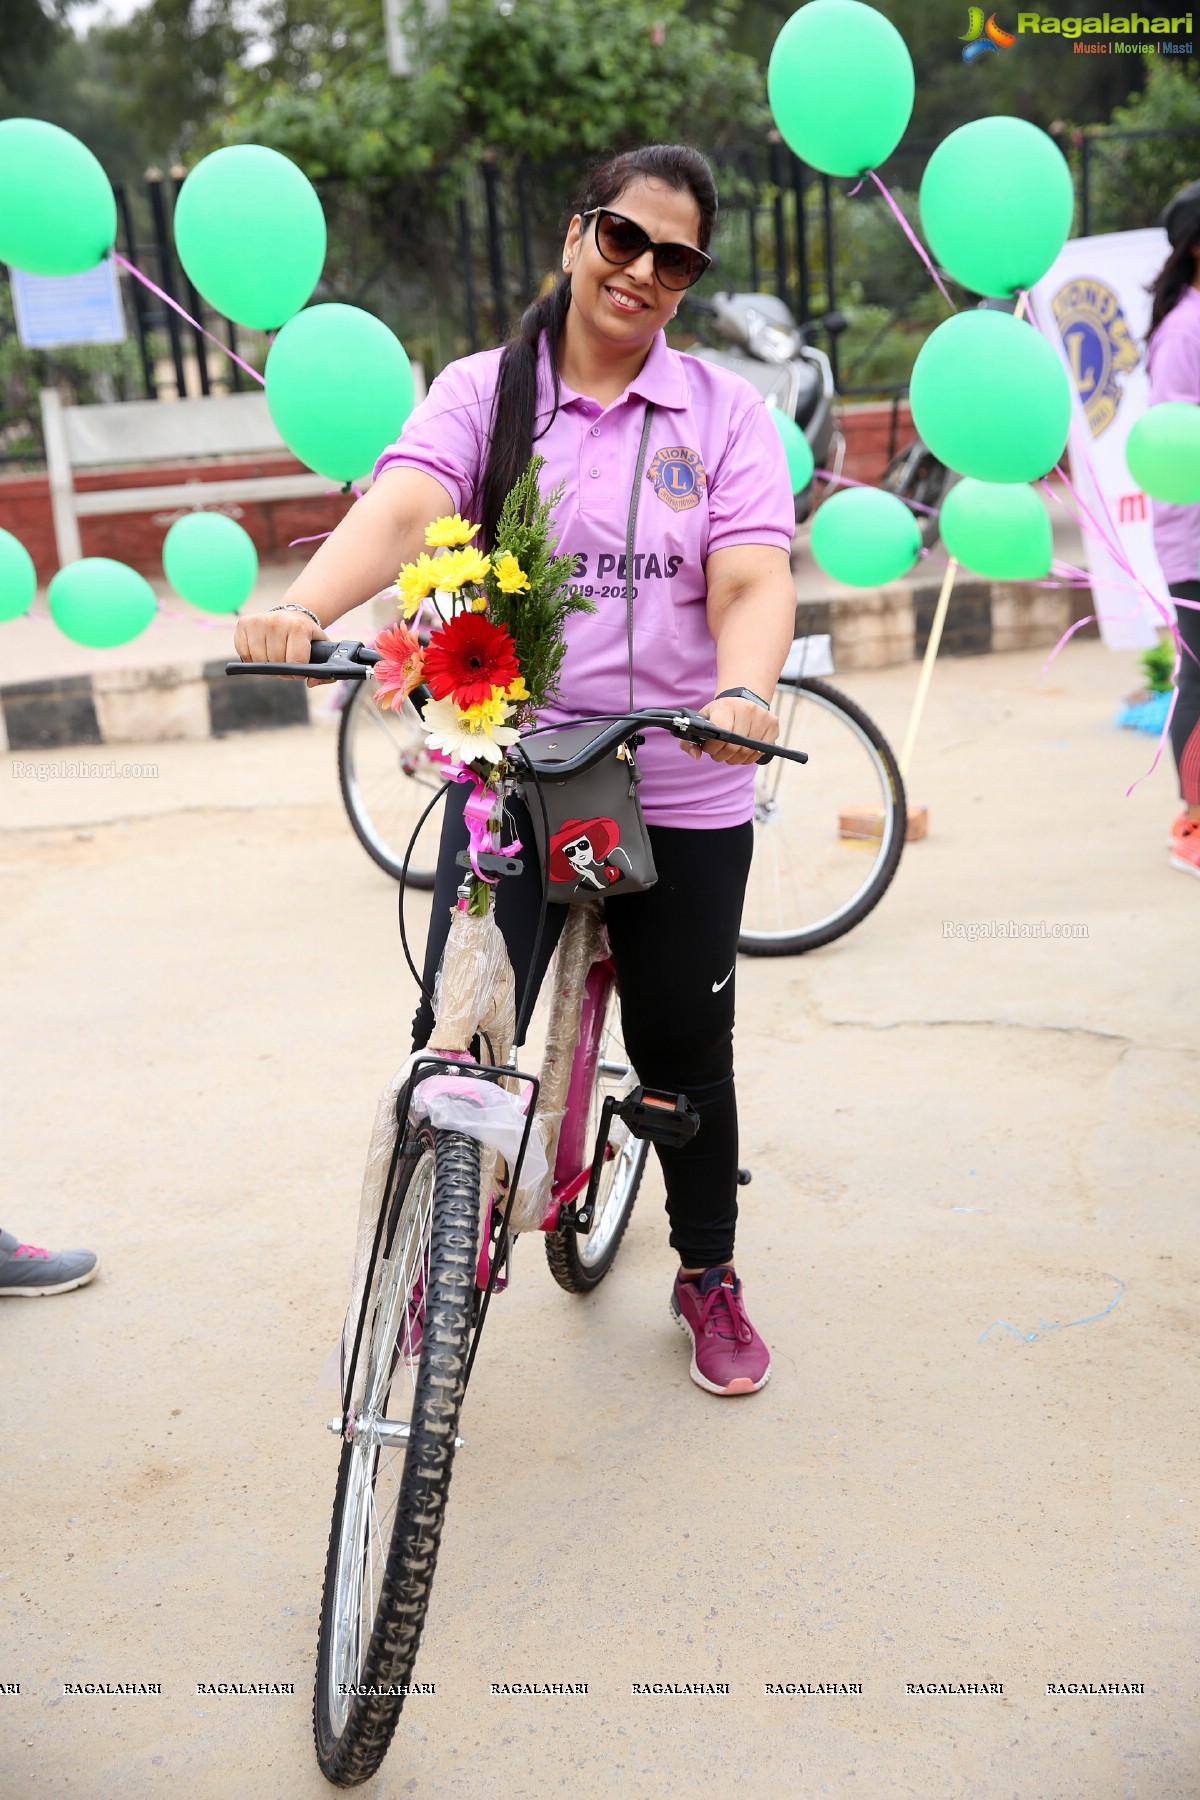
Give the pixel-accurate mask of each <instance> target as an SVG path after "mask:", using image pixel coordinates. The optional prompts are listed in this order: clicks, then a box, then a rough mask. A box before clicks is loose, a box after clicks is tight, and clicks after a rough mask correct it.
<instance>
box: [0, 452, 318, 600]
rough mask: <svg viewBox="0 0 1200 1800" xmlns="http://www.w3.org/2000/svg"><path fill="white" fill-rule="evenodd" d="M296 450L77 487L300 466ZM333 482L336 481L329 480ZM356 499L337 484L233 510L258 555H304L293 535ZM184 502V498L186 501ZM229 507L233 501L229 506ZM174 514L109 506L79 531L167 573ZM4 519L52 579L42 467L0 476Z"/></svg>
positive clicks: (138, 565)
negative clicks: (326, 491)
mask: <svg viewBox="0 0 1200 1800" xmlns="http://www.w3.org/2000/svg"><path fill="white" fill-rule="evenodd" d="M304 472H305V471H304V467H303V464H301V463H299V462H297V461H296V459H295V458H294V457H291V456H287V455H281V456H264V457H259V458H255V459H250V460H246V461H242V462H220V463H215V462H214V463H208V464H203V463H189V464H187V465H180V466H175V467H172V466H171V465H169V464H156V465H155V466H154V467H152V468H142V469H123V470H112V469H105V470H102V471H96V472H94V473H91V474H84V475H81V476H80V477H79V478H78V482H77V486H78V488H79V489H80V491H83V492H88V491H93V490H95V489H97V488H123V487H160V486H163V487H165V486H167V485H168V484H172V483H175V482H179V483H183V482H185V481H196V480H200V481H228V480H239V479H241V478H243V477H246V476H256V475H298V474H303V473H304ZM333 486H334V484H333V483H332V482H331V483H330V487H331V489H332V488H333ZM350 504H351V501H350V497H349V496H343V495H342V494H341V493H338V492H336V491H334V492H331V493H330V495H329V497H328V499H326V498H325V497H324V496H318V497H317V498H315V499H309V500H270V501H254V502H249V501H241V502H239V506H240V512H239V513H238V514H236V515H235V516H236V517H237V519H238V523H239V524H240V525H242V526H244V527H245V529H246V530H247V531H248V532H249V533H250V536H251V537H252V538H253V539H254V543H255V547H256V548H257V550H258V554H259V556H260V557H261V558H263V559H264V560H265V559H271V558H283V557H287V556H289V555H301V556H302V555H305V554H306V553H307V552H308V551H310V550H311V549H312V546H311V545H307V546H302V547H301V548H300V549H298V550H295V551H289V549H288V542H289V540H290V539H292V538H297V537H307V536H310V535H311V534H313V533H315V532H318V531H331V530H332V529H333V527H334V526H335V525H336V524H337V522H338V520H339V519H341V518H342V517H343V516H344V515H345V512H346V508H347V506H348V505H350ZM181 510H182V505H181ZM224 510H225V511H227V512H232V510H233V509H232V507H229V506H226V507H225V508H224ZM169 523H170V518H169V515H168V514H167V513H164V511H162V510H159V511H158V512H132V513H106V514H103V515H101V516H100V517H99V518H90V519H80V521H79V534H80V538H81V540H82V543H83V554H84V555H85V556H112V557H116V559H117V560H118V561H119V562H125V563H130V564H131V565H132V566H133V567H134V568H135V569H140V570H141V571H142V573H143V574H145V575H161V574H162V546H163V539H164V538H165V537H166V535H167V529H168V525H169ZM0 527H3V529H4V530H5V531H11V532H12V534H13V536H14V537H17V538H20V540H21V542H22V543H23V544H24V546H25V548H26V549H27V550H28V552H29V554H30V556H32V558H33V560H34V563H35V565H36V567H37V572H38V579H39V581H43V582H45V581H49V579H50V577H51V576H52V575H53V574H54V572H55V570H56V569H57V568H58V553H57V550H56V549H55V544H54V520H53V516H52V514H51V510H50V486H49V482H48V481H47V479H46V476H45V475H44V474H40V475H3V476H0Z"/></svg>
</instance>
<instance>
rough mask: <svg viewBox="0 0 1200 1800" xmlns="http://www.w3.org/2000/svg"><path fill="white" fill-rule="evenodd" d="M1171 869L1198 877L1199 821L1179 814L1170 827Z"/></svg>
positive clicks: (1199, 861)
mask: <svg viewBox="0 0 1200 1800" xmlns="http://www.w3.org/2000/svg"><path fill="white" fill-rule="evenodd" d="M1171 867H1172V868H1173V869H1180V870H1182V872H1183V873H1184V874H1185V875H1200V819H1193V818H1190V817H1189V816H1188V814H1187V813H1180V815H1179V817H1178V818H1177V819H1176V820H1175V821H1174V822H1173V824H1172V826H1171Z"/></svg>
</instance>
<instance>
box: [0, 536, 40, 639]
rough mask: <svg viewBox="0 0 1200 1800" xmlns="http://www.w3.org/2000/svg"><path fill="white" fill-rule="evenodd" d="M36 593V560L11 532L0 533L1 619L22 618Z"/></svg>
mask: <svg viewBox="0 0 1200 1800" xmlns="http://www.w3.org/2000/svg"><path fill="white" fill-rule="evenodd" d="M36 593H37V571H36V569H35V568H34V566H33V558H32V556H30V554H29V552H28V550H27V549H26V548H25V546H24V544H23V543H22V542H21V540H20V539H19V538H15V537H14V536H13V534H12V532H11V531H0V619H19V618H20V617H21V614H22V613H26V612H28V611H29V608H30V607H31V606H32V604H33V596H34V595H35V594H36Z"/></svg>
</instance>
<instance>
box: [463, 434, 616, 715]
mask: <svg viewBox="0 0 1200 1800" xmlns="http://www.w3.org/2000/svg"><path fill="white" fill-rule="evenodd" d="M545 466H546V459H545V457H544V456H536V455H535V456H532V457H530V459H529V463H528V465H527V467H526V469H525V471H524V473H523V474H522V475H521V477H520V478H519V480H518V481H517V482H516V483H515V484H514V486H513V487H512V488H511V489H510V491H509V495H508V498H507V499H506V500H505V502H504V505H503V507H502V508H501V511H500V518H499V521H498V523H497V526H496V541H495V543H494V544H492V545H491V546H490V550H491V556H492V565H493V566H492V568H491V569H490V570H489V572H488V574H487V576H486V577H485V580H484V588H485V590H486V593H487V601H488V605H487V610H488V617H489V618H490V619H493V620H494V621H495V623H496V624H497V625H506V626H507V627H508V631H509V634H510V636H511V637H512V640H513V643H514V644H515V646H516V651H517V661H518V663H519V664H520V666H521V674H522V676H523V677H524V680H525V686H526V687H527V688H528V689H529V700H528V701H527V702H525V703H524V704H523V706H522V708H521V712H520V715H519V716H520V718H521V719H522V721H524V720H525V719H531V718H536V716H537V714H538V712H539V711H540V710H541V708H542V707H543V706H545V705H546V703H547V701H549V700H552V699H553V698H554V695H555V693H556V692H557V689H558V680H559V675H560V672H561V670H562V660H563V656H564V654H565V651H566V643H565V640H564V637H563V630H564V627H565V625H566V622H567V620H568V619H569V618H570V616H571V614H572V613H583V612H594V611H595V610H596V609H595V607H594V606H593V605H592V602H591V601H590V600H588V599H587V598H586V597H585V596H584V595H583V594H582V593H580V591H579V589H578V588H577V587H575V586H573V585H572V580H571V577H572V575H573V573H574V569H575V558H574V557H573V556H570V555H566V556H556V555H555V554H554V552H555V550H556V548H557V546H558V536H557V533H556V532H555V531H554V529H553V526H552V524H551V515H552V513H553V511H554V508H555V507H556V506H557V505H558V504H559V502H560V501H561V499H562V497H563V488H562V486H561V485H560V486H558V487H556V488H555V489H554V491H553V493H551V494H547V495H546V496H545V497H544V498H543V496H542V493H541V491H540V489H539V487H538V477H539V475H540V474H541V471H542V470H543V469H544V468H545ZM505 553H507V554H508V555H510V556H515V557H516V559H517V561H518V562H519V563H520V565H521V568H522V570H523V572H524V573H525V575H526V576H528V578H529V587H528V588H527V589H526V590H525V591H523V592H522V593H519V594H506V593H505V592H504V590H503V589H502V588H501V586H500V584H499V581H498V580H497V578H496V571H495V563H496V560H497V558H498V557H501V556H503V555H505Z"/></svg>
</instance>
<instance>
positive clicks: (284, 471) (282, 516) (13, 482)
mask: <svg viewBox="0 0 1200 1800" xmlns="http://www.w3.org/2000/svg"><path fill="white" fill-rule="evenodd" d="M841 422H842V430H843V431H844V433H845V435H846V460H845V464H844V467H843V473H844V474H846V475H849V476H851V477H852V478H853V479H854V480H855V481H878V479H879V477H880V476H881V475H882V474H883V471H884V469H885V468H886V466H887V460H888V439H889V433H890V431H891V423H892V409H891V407H890V405H884V406H847V407H844V408H843V409H842V414H841ZM912 436H913V424H912V415H911V414H910V412H909V410H908V405H907V402H905V403H904V404H903V405H902V406H901V407H900V408H899V412H898V416H897V421H896V441H897V447H898V448H903V446H904V445H905V444H907V443H908V442H909V441H910V440H911V438H912ZM302 471H303V465H302V464H301V463H299V462H297V461H296V460H295V458H294V457H291V456H286V455H284V456H272V457H260V458H258V459H256V460H252V461H245V462H221V463H208V464H204V463H189V464H187V465H178V466H175V467H171V466H170V465H166V464H160V465H155V466H154V467H151V468H142V469H124V470H111V469H106V470H100V471H95V472H92V473H90V474H83V475H80V477H79V478H78V482H77V486H78V487H79V489H80V491H83V492H90V491H92V490H94V489H97V488H119V487H158V486H166V485H168V484H169V483H174V482H180V483H182V482H185V481H196V480H200V481H218V480H236V479H239V478H241V477H244V476H254V475H292V474H299V473H302ZM330 485H331V486H332V485H333V484H332V483H331V484H330ZM348 504H349V500H348V498H347V497H345V496H343V495H342V494H340V493H336V492H335V493H331V494H330V496H329V498H328V499H324V498H318V499H315V500H272V501H255V502H253V503H251V502H245V501H244V502H242V503H241V512H240V514H239V515H236V516H237V517H238V521H239V523H240V524H241V525H243V526H244V527H245V528H246V530H247V531H248V532H249V533H250V536H251V537H252V538H253V539H254V543H255V547H256V548H257V550H258V554H259V556H260V558H262V559H263V560H270V559H273V558H274V559H280V558H285V557H287V556H288V555H291V554H298V555H305V554H306V553H307V551H308V550H311V547H312V546H311V545H309V546H302V547H301V548H300V549H299V550H297V551H295V552H290V551H289V549H288V544H289V542H290V540H291V539H292V538H299V537H309V536H311V535H313V534H314V533H316V532H319V531H330V530H332V528H333V527H334V526H335V525H336V524H337V522H338V520H339V519H341V518H342V517H343V516H344V514H345V512H346V508H347V506H348ZM226 510H230V509H228V508H227V509H226ZM168 523H169V520H168V519H166V518H165V517H164V515H163V513H162V512H161V511H160V512H158V513H149V512H144V513H138V512H132V513H108V514H104V515H102V516H101V517H99V518H90V519H81V520H80V521H79V532H80V537H81V540H82V543H83V554H84V555H85V556H112V557H115V558H116V559H117V560H118V561H119V562H125V563H129V564H131V565H132V566H133V568H135V569H140V570H141V571H142V573H143V574H144V575H160V574H161V573H162V544H163V539H164V537H165V536H166V534H167V528H168ZM0 527H2V528H3V529H4V530H5V531H11V532H12V534H13V536H14V537H17V538H20V540H21V542H22V543H23V544H24V546H25V548H26V549H27V550H28V552H29V554H30V556H32V558H33V560H34V563H35V564H36V566H37V572H38V580H39V581H42V582H46V581H49V579H50V577H51V576H52V575H53V574H54V572H55V570H56V569H57V568H58V555H57V552H56V550H55V546H54V521H53V517H52V515H51V511H50V487H49V483H48V481H47V479H46V476H45V475H44V474H38V475H0Z"/></svg>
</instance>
